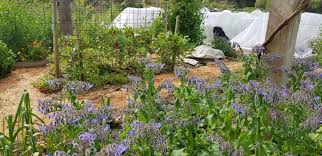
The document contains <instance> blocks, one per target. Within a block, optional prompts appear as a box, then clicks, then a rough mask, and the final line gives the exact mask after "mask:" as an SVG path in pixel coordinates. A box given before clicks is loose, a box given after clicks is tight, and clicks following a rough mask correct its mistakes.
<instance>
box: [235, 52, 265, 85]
mask: <svg viewBox="0 0 322 156" xmlns="http://www.w3.org/2000/svg"><path fill="white" fill-rule="evenodd" d="M240 59H241V60H242V61H243V76H244V77H243V79H244V81H245V82H249V81H251V80H261V79H263V78H264V77H265V74H266V73H265V71H266V64H265V63H264V62H263V61H259V60H258V57H257V55H255V54H250V55H247V56H240Z"/></svg>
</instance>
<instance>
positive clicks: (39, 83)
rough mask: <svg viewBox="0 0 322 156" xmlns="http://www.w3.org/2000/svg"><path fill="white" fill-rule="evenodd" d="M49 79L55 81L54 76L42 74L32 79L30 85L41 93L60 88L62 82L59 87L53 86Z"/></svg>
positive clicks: (51, 91)
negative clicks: (34, 79)
mask: <svg viewBox="0 0 322 156" xmlns="http://www.w3.org/2000/svg"><path fill="white" fill-rule="evenodd" d="M50 81H55V77H54V76H52V75H44V76H42V77H40V78H38V79H37V80H36V81H34V82H33V83H32V85H33V86H34V87H35V88H37V89H38V90H39V91H40V92H42V93H53V92H56V91H59V90H61V89H62V87H63V85H62V82H61V85H60V86H61V87H57V88H53V87H52V85H51V84H50Z"/></svg>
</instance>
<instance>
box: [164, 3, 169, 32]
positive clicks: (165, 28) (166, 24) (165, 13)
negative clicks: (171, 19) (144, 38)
mask: <svg viewBox="0 0 322 156" xmlns="http://www.w3.org/2000/svg"><path fill="white" fill-rule="evenodd" d="M163 24H164V33H167V32H168V1H167V0H165V1H164V22H163Z"/></svg>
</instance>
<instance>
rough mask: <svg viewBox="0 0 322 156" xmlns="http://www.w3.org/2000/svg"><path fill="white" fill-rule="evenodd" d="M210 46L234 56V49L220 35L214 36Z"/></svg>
mask: <svg viewBox="0 0 322 156" xmlns="http://www.w3.org/2000/svg"><path fill="white" fill-rule="evenodd" d="M212 48H214V49H219V50H222V51H223V53H224V54H225V56H228V57H233V58H236V57H237V54H236V52H235V51H234V49H233V48H232V47H231V46H230V45H229V44H228V43H227V42H225V41H224V40H223V39H221V38H220V37H216V38H215V39H214V41H213V42H212Z"/></svg>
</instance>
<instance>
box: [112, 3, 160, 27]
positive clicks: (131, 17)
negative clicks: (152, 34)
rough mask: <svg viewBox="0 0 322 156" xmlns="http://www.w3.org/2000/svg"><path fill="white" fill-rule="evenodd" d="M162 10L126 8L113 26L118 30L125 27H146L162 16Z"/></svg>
mask: <svg viewBox="0 0 322 156" xmlns="http://www.w3.org/2000/svg"><path fill="white" fill-rule="evenodd" d="M161 12H162V9H161V8H155V7H149V8H131V7H128V8H125V9H124V10H123V11H122V12H121V13H120V14H119V15H118V16H117V17H116V18H115V19H114V20H113V22H112V26H114V27H117V28H124V27H134V28H138V27H145V26H148V25H149V24H151V23H152V22H153V20H154V19H155V18H156V17H158V16H160V14H161Z"/></svg>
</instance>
